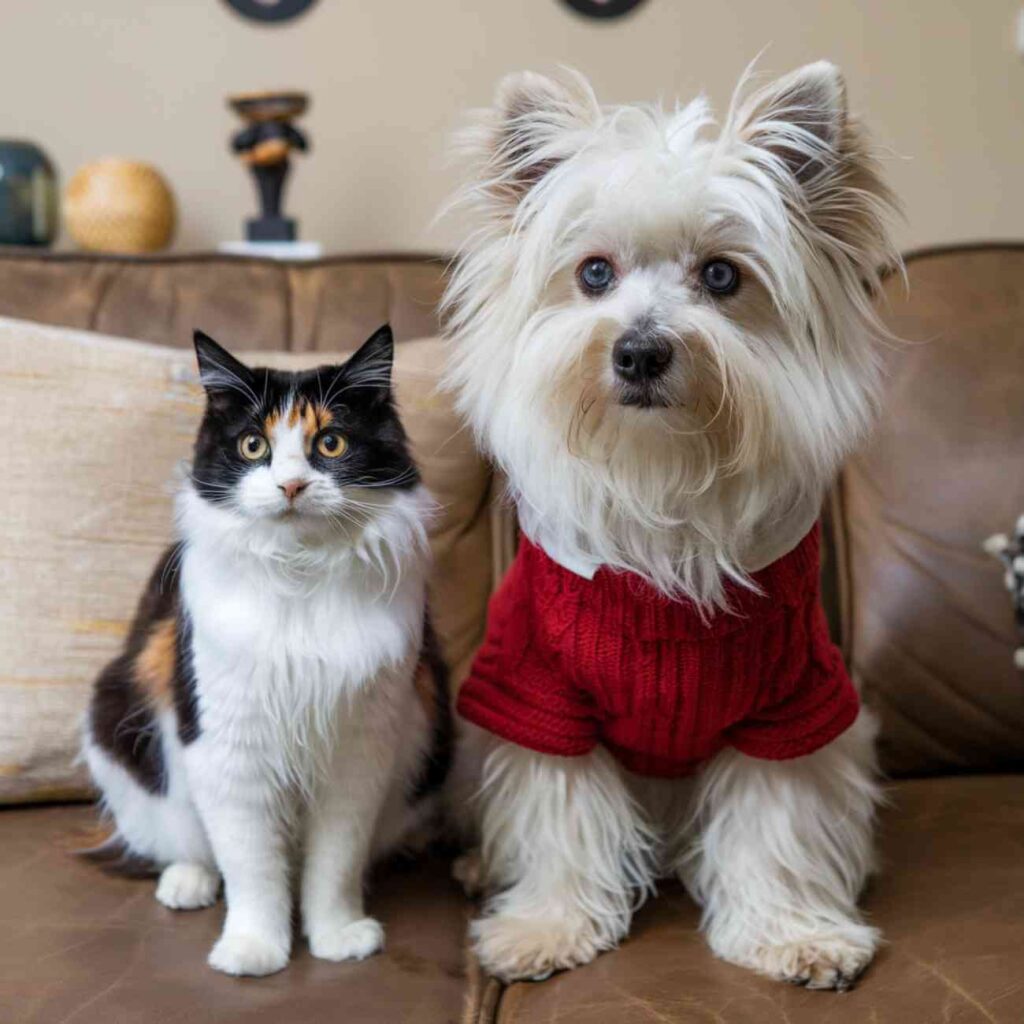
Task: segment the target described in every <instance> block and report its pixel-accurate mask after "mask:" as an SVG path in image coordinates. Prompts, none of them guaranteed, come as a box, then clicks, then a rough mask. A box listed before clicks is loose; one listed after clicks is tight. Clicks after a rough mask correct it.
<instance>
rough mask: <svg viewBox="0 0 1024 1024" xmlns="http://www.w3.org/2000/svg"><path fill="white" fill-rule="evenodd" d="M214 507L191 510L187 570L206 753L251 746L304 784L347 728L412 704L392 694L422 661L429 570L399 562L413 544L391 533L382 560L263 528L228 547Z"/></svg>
mask: <svg viewBox="0 0 1024 1024" xmlns="http://www.w3.org/2000/svg"><path fill="white" fill-rule="evenodd" d="M203 505H205V507H202V506H200V505H197V504H191V506H189V505H186V508H185V510H184V514H183V521H184V524H185V526H186V529H185V531H184V532H185V535H186V543H185V550H184V554H183V558H182V566H181V588H182V591H181V592H182V598H183V605H184V609H185V611H186V613H187V615H188V617H189V620H190V625H191V631H192V634H191V641H192V642H191V652H192V658H193V669H194V678H195V681H194V685H195V691H196V703H197V706H198V711H199V725H200V732H201V736H200V739H199V744H200V745H201V746H207V745H214V744H216V743H217V742H218V740H219V739H220V738H224V737H230V738H231V739H232V740H235V739H237V738H238V737H240V736H241V737H243V738H244V740H245V744H246V745H247V747H248V748H249V751H250V753H251V754H252V755H253V756H254V757H255V758H257V759H259V760H262V761H264V762H265V763H270V764H276V765H278V766H279V771H276V772H275V774H279V775H280V774H283V775H286V776H287V777H288V778H289V780H290V781H304V780H306V779H308V776H309V772H310V771H311V770H313V769H315V767H316V762H317V761H318V760H319V758H320V756H321V755H322V753H323V751H324V749H325V747H327V746H329V745H331V744H332V743H334V742H337V741H338V730H339V729H341V730H344V728H345V723H346V721H347V720H358V721H360V722H361V723H362V725H363V726H364V727H365V726H369V725H371V724H372V723H370V722H368V721H367V720H366V716H367V714H376V715H385V716H387V715H389V712H390V714H394V713H396V710H397V708H396V706H397V705H398V704H400V703H401V701H403V700H405V699H406V698H407V697H408V693H407V690H408V688H407V687H402V689H401V691H396V692H394V693H391V694H389V693H388V692H386V691H387V689H388V687H389V686H390V683H389V679H390V678H391V677H396V678H397V677H399V676H403V675H404V674H406V673H407V666H408V664H409V662H410V660H411V659H414V658H415V657H416V656H417V654H418V651H419V646H420V643H421V638H422V625H423V623H422V617H423V602H424V574H423V572H422V570H421V568H420V565H419V562H420V559H419V558H417V557H411V556H410V552H409V551H408V549H407V550H406V551H405V552H404V556H405V557H404V558H402V559H399V558H398V557H396V545H398V547H399V548H401V547H404V546H405V545H407V544H408V543H409V538H408V537H398V536H394V537H392V536H388V535H387V534H386V533H385V535H383V536H382V537H381V538H380V539H379V540H380V543H379V544H378V545H377V549H376V550H375V551H369V550H367V549H365V548H361V547H359V546H353V545H351V544H331V543H324V544H321V545H319V546H310V543H309V538H306V539H305V540H304V541H303V544H302V545H301V546H300V545H297V546H296V548H295V549H294V550H292V549H291V548H289V547H288V545H287V543H283V542H282V540H281V531H280V530H278V531H276V532H274V533H273V534H268V535H267V537H268V538H272V539H267V538H264V537H263V536H261V535H260V534H259V532H258V530H259V528H258V526H257V527H256V529H255V530H254V532H253V533H252V534H249V535H245V536H240V535H239V534H237V532H235V533H233V534H232V536H230V537H228V536H225V535H224V534H221V533H220V532H219V531H218V530H217V528H216V527H217V525H218V523H217V521H216V520H217V516H218V513H217V512H216V510H212V509H210V507H209V505H207V504H206V503H203ZM197 518H198V519H201V521H197ZM403 519H404V520H405V521H408V517H407V516H406V517H403ZM189 526H191V527H193V528H192V529H188V527H189ZM282 544H283V546H282ZM403 666H405V667H406V668H405V670H404V672H403V671H398V670H402V669H403ZM382 691H383V692H382ZM371 706H372V707H373V708H374V709H375V710H373V711H372V712H371V711H370V708H371ZM357 709H358V715H357Z"/></svg>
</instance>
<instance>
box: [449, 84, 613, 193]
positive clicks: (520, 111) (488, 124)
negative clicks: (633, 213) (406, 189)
mask: <svg viewBox="0 0 1024 1024" xmlns="http://www.w3.org/2000/svg"><path fill="white" fill-rule="evenodd" d="M600 116H601V108H600V106H599V105H598V102H597V98H596V97H595V96H594V91H593V89H591V87H590V83H589V82H588V81H587V80H586V79H585V78H584V77H583V76H582V75H580V74H578V73H577V72H572V71H565V72H563V74H562V75H560V76H559V78H557V79H556V78H549V77H547V76H546V75H540V74H537V73H536V72H533V71H522V72H518V73H516V74H512V75H508V76H506V77H505V78H504V79H502V81H501V82H500V84H499V85H498V91H497V94H496V96H495V100H494V106H493V108H492V109H491V110H489V111H487V112H486V114H485V115H484V116H483V118H482V120H481V122H480V123H479V124H478V125H477V126H476V128H475V129H474V130H472V131H471V132H470V133H468V134H467V136H465V137H464V142H465V143H466V146H467V148H468V149H469V150H470V155H471V156H473V157H475V158H476V162H477V165H478V178H479V182H478V183H479V184H480V185H482V186H483V188H484V190H485V191H486V193H487V194H488V196H489V197H490V198H491V199H493V200H495V201H496V202H497V203H499V204H501V205H503V206H505V207H507V208H509V209H512V208H514V207H515V206H516V205H518V203H519V202H520V201H521V200H522V199H523V197H524V196H525V195H526V194H527V193H528V192H529V191H530V190H531V189H532V188H534V187H535V186H536V185H537V184H538V183H539V182H540V181H541V180H542V179H543V178H544V177H545V175H547V174H549V173H550V172H551V170H552V169H553V168H554V167H556V166H557V165H558V164H559V163H561V162H562V161H563V160H565V159H566V158H567V157H569V156H571V155H572V154H573V153H575V152H577V151H578V150H579V149H580V148H581V147H582V145H583V144H584V142H585V141H586V138H587V137H588V135H589V133H590V131H591V129H592V128H593V127H594V125H595V124H596V123H597V122H598V121H599V119H600Z"/></svg>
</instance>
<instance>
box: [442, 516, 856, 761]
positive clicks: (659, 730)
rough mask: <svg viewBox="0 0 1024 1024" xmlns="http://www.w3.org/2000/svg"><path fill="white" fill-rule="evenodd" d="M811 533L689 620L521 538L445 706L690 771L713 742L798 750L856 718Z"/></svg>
mask: <svg viewBox="0 0 1024 1024" xmlns="http://www.w3.org/2000/svg"><path fill="white" fill-rule="evenodd" d="M818 544H819V542H818V530H817V528H815V529H814V530H812V531H811V533H809V534H808V535H807V536H806V537H805V538H804V539H803V540H802V541H801V542H800V544H799V545H798V546H797V547H796V548H794V549H793V550H792V551H791V552H790V553H789V554H787V555H784V556H783V557H782V558H780V559H779V560H778V561H777V562H774V563H772V564H771V565H769V566H768V567H767V568H765V569H762V570H761V571H760V572H758V573H756V574H754V577H753V578H754V580H755V582H756V583H757V585H758V587H759V588H760V590H761V591H762V593H760V594H759V593H755V592H752V591H749V590H746V589H743V588H741V587H738V586H732V585H730V587H729V602H730V606H731V609H732V610H731V611H730V612H717V613H714V614H713V615H712V616H711V618H710V620H709V621H703V620H702V619H701V616H700V614H699V612H698V610H697V608H696V607H695V606H694V605H693V604H692V603H691V602H689V601H686V600H671V599H669V598H666V597H665V596H664V595H662V594H661V593H660V592H658V591H656V590H655V589H654V588H653V587H651V586H650V585H649V584H647V583H646V582H645V581H644V580H642V579H641V578H640V577H639V576H636V575H634V574H632V573H622V572H613V571H611V570H609V569H600V570H598V572H597V574H596V575H595V576H594V578H593V580H588V579H585V578H583V577H581V576H577V575H576V574H575V573H572V572H570V571H569V570H568V569H565V568H563V567H562V566H560V565H558V564H557V563H556V562H554V561H553V560H552V559H551V558H549V557H548V556H547V555H546V554H545V553H544V551H543V550H541V549H540V548H539V547H536V546H535V545H534V544H531V543H530V542H529V541H528V540H526V539H525V538H524V539H523V541H522V542H521V544H520V547H519V552H518V554H517V556H516V559H515V561H514V562H513V564H512V567H511V569H510V570H509V572H508V575H507V576H506V577H505V580H504V582H503V583H502V585H501V587H500V588H499V589H498V591H497V593H496V594H495V595H494V597H493V598H492V599H491V605H490V610H489V616H488V623H487V635H486V638H485V640H484V644H483V646H482V647H481V649H480V651H479V653H478V654H477V657H476V661H475V662H474V664H473V667H472V670H471V671H470V675H469V678H468V679H467V680H466V682H465V683H463V685H462V689H461V691H460V693H459V701H458V709H459V712H460V714H462V715H463V716H464V717H465V718H467V719H469V721H471V722H474V723H476V724H477V725H479V726H481V727H483V728H484V729H487V730H489V731H490V732H493V733H496V734H497V735H498V736H501V737H503V738H504V739H507V740H511V741H512V742H513V743H518V744H520V745H521V746H524V747H528V748H530V749H531V750H537V751H540V752H541V753H545V754H557V755H561V756H565V757H572V756H575V755H580V754H585V753H587V752H588V751H590V750H592V749H593V748H594V746H595V745H596V744H598V743H600V744H603V745H604V746H605V747H606V748H607V749H608V750H610V751H611V753H612V754H613V755H614V756H615V757H616V758H618V760H619V761H620V762H621V763H622V764H623V765H625V767H626V768H628V769H629V770H631V771H633V772H637V773H639V774H641V775H658V776H678V775H686V774H689V773H690V772H692V771H693V770H694V769H695V768H696V767H697V766H698V765H699V764H700V763H701V762H703V761H706V760H707V759H708V758H710V757H712V756H713V755H714V754H716V753H717V752H718V751H719V750H721V749H722V748H723V747H725V746H733V747H735V748H737V749H738V750H741V751H743V753H745V754H749V755H751V756H753V757H763V758H769V759H773V760H778V759H784V758H791V757H800V756H801V755H803V754H810V753H811V752H813V751H815V750H817V749H818V748H819V747H823V746H824V745H825V744H826V743H828V742H830V741H831V740H833V739H835V737H836V736H838V735H839V734H840V733H841V732H843V731H844V730H845V729H846V728H847V727H848V726H850V725H851V724H852V723H853V721H854V719H855V718H856V717H857V711H858V707H859V702H858V698H857V693H856V691H855V690H854V688H853V685H852V683H851V682H850V679H849V676H848V675H847V674H846V669H845V668H844V666H843V662H842V658H841V657H840V654H839V651H838V650H837V648H836V647H835V645H834V644H833V643H832V641H831V640H830V639H829V634H828V628H827V625H826V623H825V616H824V612H823V610H822V607H821V602H820V600H819V585H818V562H819V554H818Z"/></svg>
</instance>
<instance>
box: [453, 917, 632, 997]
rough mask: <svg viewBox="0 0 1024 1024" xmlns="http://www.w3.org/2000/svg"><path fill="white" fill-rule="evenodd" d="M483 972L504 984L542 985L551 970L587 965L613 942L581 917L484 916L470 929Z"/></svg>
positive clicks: (550, 973) (612, 944) (551, 972)
mask: <svg viewBox="0 0 1024 1024" xmlns="http://www.w3.org/2000/svg"><path fill="white" fill-rule="evenodd" d="M471 935H472V938H473V946H474V949H475V951H476V955H477V957H478V958H479V960H480V963H481V965H482V966H483V968H484V969H485V970H486V971H487V972H488V973H489V974H493V975H494V976H495V977H497V978H500V979H501V980H502V981H516V980H519V979H530V980H533V981H542V980H543V979H545V978H547V977H549V976H550V975H552V974H553V973H554V972H555V971H564V970H568V969H569V968H572V967H580V966H582V965H583V964H588V963H590V961H591V960H593V959H594V957H596V956H597V955H598V953H601V952H603V951H604V950H606V949H611V948H612V946H614V945H615V943H614V942H613V941H611V940H609V939H607V938H605V937H603V936H601V935H600V933H599V932H598V930H597V929H596V928H595V927H594V925H593V923H592V922H590V921H589V920H587V919H586V918H584V917H574V918H572V919H567V918H563V917H550V918H547V917H545V918H539V917H512V916H511V915H507V914H496V915H494V916H493V917H482V918H480V919H478V920H476V921H474V922H473V924H472V927H471Z"/></svg>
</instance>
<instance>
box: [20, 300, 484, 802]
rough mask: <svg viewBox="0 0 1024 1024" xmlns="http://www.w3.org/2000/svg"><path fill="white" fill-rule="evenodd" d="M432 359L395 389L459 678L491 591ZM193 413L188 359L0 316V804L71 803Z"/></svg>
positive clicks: (453, 425) (413, 364) (473, 488)
mask: <svg viewBox="0 0 1024 1024" xmlns="http://www.w3.org/2000/svg"><path fill="white" fill-rule="evenodd" d="M224 340H225V341H226V342H227V343H228V344H229V345H230V339H224ZM241 356H242V358H246V356H245V354H244V353H241ZM331 358H333V357H330V356H326V355H325V354H324V353H310V354H301V355H300V354H292V353H265V352H264V353H260V354H259V355H257V356H252V357H251V359H250V360H249V361H251V362H253V363H262V364H263V365H267V364H270V365H275V366H280V367H282V368H299V367H303V366H312V365H316V364H317V363H322V362H324V361H330V360H331ZM336 358H337V361H341V359H343V358H344V356H338V357H336ZM441 362H442V354H441V350H440V343H439V342H438V341H436V340H423V341H417V342H406V343H403V344H400V345H399V346H398V349H397V353H396V360H395V384H396V391H397V395H398V401H399V405H400V407H401V410H402V414H403V418H404V421H405V424H406V428H407V429H408V431H409V435H410V438H411V440H412V445H413V450H414V453H415V455H416V458H417V460H418V461H419V464H420V467H421V469H422V470H423V476H424V480H425V482H426V483H427V486H428V487H429V488H430V489H431V491H432V492H433V494H434V496H435V497H436V498H437V500H438V501H439V503H440V504H441V508H442V512H441V515H440V517H439V519H438V522H437V524H436V526H435V528H434V531H433V535H432V544H433V548H434V554H435V559H436V568H435V576H434V583H433V597H432V600H433V606H434V617H435V621H436V623H437V626H438V631H439V633H440V634H441V638H442V641H443V642H444V644H445V648H446V652H447V654H448V657H449V661H450V663H451V664H452V665H453V668H454V670H455V677H456V679H458V678H461V676H462V675H463V674H464V672H465V670H466V667H467V663H468V660H469V658H470V656H471V654H472V651H473V649H474V648H475V646H476V644H477V643H478V642H479V639H480V636H481V634H482V629H483V617H484V613H485V606H486V600H487V595H488V593H489V592H490V589H491V584H492V575H493V570H492V549H493V545H492V542H491V537H492V522H491V520H492V517H491V514H490V511H489V506H488V496H489V491H490V487H491V477H490V473H489V472H488V470H487V468H486V467H485V465H484V464H483V463H482V462H481V460H480V459H479V457H478V456H477V455H476V453H475V452H474V450H473V446H472V441H471V438H470V437H469V436H468V433H467V432H466V431H464V430H462V429H460V424H459V421H458V419H457V417H456V416H455V414H454V412H453V411H452V409H451V406H450V404H449V402H448V400H447V399H446V398H444V397H443V396H440V395H438V394H437V391H436V380H437V374H438V371H439V368H440V365H441ZM201 409H202V392H201V389H200V388H199V386H198V384H197V380H196V373H195V368H194V357H193V356H192V353H191V352H189V351H183V350H178V349H168V348H161V347H158V346H154V345H149V344H144V343H141V342H133V341H125V340H121V339H116V338H109V337H105V336H102V335H97V334H90V333H88V332H84V331H72V330H66V329H63V328H52V327H44V326H40V325H37V324H31V323H26V322H22V321H15V320H5V319H2V318H0V418H2V422H3V430H4V435H5V436H4V443H3V445H2V447H0V479H2V481H3V491H2V494H0V524H2V530H0V803H13V802H20V801H29V800H57V799H66V798H69V797H76V796H84V795H86V794H87V793H88V784H87V778H86V775H85V773H84V771H83V769H82V767H81V766H80V765H78V764H76V760H75V759H76V756H77V749H78V729H79V723H80V721H81V716H82V714H83V712H84V710H85V707H86V703H87V700H88V696H89V689H90V686H91V683H92V680H93V678H94V677H95V675H96V673H97V672H98V671H99V669H100V668H101V667H102V666H103V665H104V664H105V662H106V661H107V660H108V659H110V658H111V657H112V656H113V655H114V654H115V653H116V652H117V651H118V649H119V647H120V644H121V641H122V639H123V638H124V636H125V634H126V632H127V629H128V623H129V620H130V618H131V615H132V612H133V609H134V606H135V601H136V599H137V597H138V595H139V592H140V590H141V588H142V586H143V584H144V582H145V580H146V578H147V576H148V574H149V572H150V570H151V568H152V566H153V563H154V562H155V560H156V558H157V557H158V555H159V553H160V552H161V551H162V550H163V548H164V546H165V545H166V544H167V542H168V540H169V538H170V534H171V499H172V494H173V489H174V480H175V478H176V474H177V466H178V464H179V463H180V462H181V460H182V459H183V458H185V457H186V456H187V455H188V454H189V452H190V449H191V444H192V440H193V437H194V435H195V430H196V427H197V424H198V417H199V414H200V412H201Z"/></svg>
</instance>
